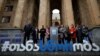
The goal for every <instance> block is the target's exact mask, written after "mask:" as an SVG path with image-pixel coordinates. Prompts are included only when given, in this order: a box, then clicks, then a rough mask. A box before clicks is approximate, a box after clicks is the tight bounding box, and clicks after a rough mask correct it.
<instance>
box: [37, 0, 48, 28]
mask: <svg viewBox="0 0 100 56" xmlns="http://www.w3.org/2000/svg"><path fill="white" fill-rule="evenodd" d="M47 1H48V0H40V7H39V21H38V28H39V29H40V28H41V27H42V25H44V26H45V27H46V19H47V10H48V9H47V5H48V4H47Z"/></svg>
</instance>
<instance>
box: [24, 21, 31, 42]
mask: <svg viewBox="0 0 100 56" xmlns="http://www.w3.org/2000/svg"><path fill="white" fill-rule="evenodd" d="M31 32H32V25H31V24H30V23H28V24H26V25H25V26H24V41H23V44H25V42H26V40H29V38H30V34H31Z"/></svg>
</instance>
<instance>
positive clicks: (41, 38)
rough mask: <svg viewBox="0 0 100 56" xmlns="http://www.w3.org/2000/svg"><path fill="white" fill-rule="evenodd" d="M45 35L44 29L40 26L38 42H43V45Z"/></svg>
mask: <svg viewBox="0 0 100 56" xmlns="http://www.w3.org/2000/svg"><path fill="white" fill-rule="evenodd" d="M45 34H46V29H45V28H44V26H43V25H42V28H41V29H40V40H43V44H44V43H45Z"/></svg>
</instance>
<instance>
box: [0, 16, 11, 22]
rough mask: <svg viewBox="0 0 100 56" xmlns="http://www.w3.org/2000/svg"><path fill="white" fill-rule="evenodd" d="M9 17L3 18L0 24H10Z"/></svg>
mask: <svg viewBox="0 0 100 56" xmlns="http://www.w3.org/2000/svg"><path fill="white" fill-rule="evenodd" d="M10 18H11V17H10V16H3V17H2V18H1V20H0V23H9V22H10Z"/></svg>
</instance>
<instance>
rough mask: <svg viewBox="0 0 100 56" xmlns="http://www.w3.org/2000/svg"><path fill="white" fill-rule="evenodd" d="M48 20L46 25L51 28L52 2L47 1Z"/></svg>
mask: <svg viewBox="0 0 100 56" xmlns="http://www.w3.org/2000/svg"><path fill="white" fill-rule="evenodd" d="M47 4H48V5H47V20H46V23H47V25H46V26H47V27H49V26H50V19H51V18H50V0H48V1H47Z"/></svg>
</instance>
